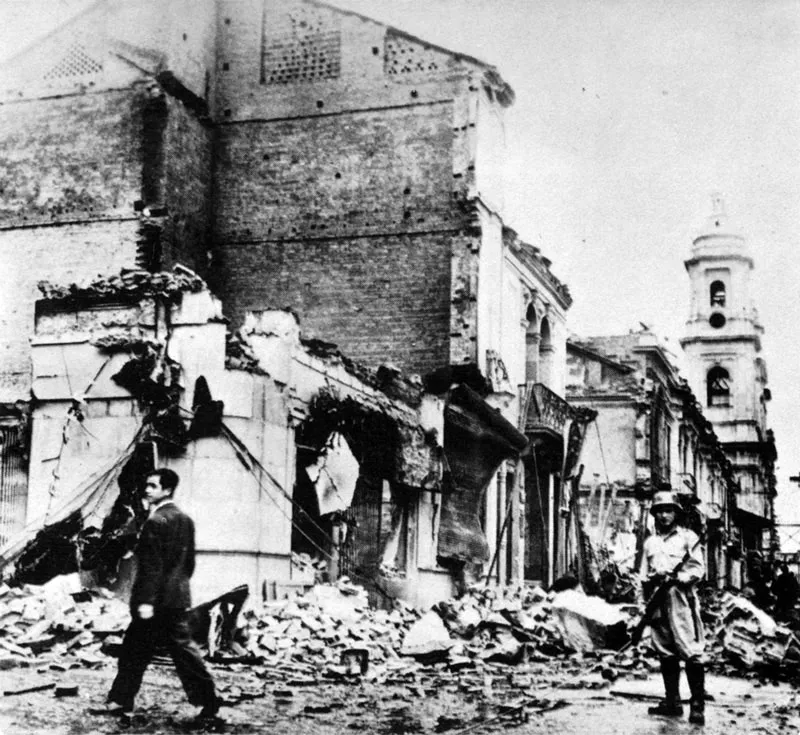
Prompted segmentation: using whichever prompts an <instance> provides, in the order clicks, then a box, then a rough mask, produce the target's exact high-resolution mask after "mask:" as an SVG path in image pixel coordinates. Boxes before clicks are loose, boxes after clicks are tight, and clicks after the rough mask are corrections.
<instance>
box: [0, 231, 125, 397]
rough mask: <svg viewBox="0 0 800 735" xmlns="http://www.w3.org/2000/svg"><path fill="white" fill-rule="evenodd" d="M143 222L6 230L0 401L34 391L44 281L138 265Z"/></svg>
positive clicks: (0, 242)
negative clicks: (35, 336) (38, 304)
mask: <svg viewBox="0 0 800 735" xmlns="http://www.w3.org/2000/svg"><path fill="white" fill-rule="evenodd" d="M139 234H140V233H139V223H138V222H137V221H136V220H127V221H119V222H113V221H108V222H96V223H94V224H87V223H80V224H75V225H60V226H58V225H57V226H49V227H26V228H18V229H6V230H0V263H2V264H3V268H0V293H2V302H1V303H2V307H1V308H0V366H2V369H0V402H10V401H15V400H25V399H27V398H28V397H29V395H30V385H31V373H30V335H31V334H32V333H33V324H34V302H35V300H36V298H37V297H38V295H39V292H38V290H37V288H36V284H37V282H38V281H40V280H50V281H53V282H57V283H73V282H76V283H81V282H85V281H89V280H91V279H92V278H93V277H94V276H96V275H97V274H98V273H100V272H103V273H115V272H119V270H120V269H121V268H123V267H133V266H134V265H135V264H136V257H137V249H138V240H139Z"/></svg>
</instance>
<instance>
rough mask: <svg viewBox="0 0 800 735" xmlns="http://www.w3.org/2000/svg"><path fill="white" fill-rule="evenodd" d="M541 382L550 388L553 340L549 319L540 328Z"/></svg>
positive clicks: (545, 319) (543, 321) (544, 320)
mask: <svg viewBox="0 0 800 735" xmlns="http://www.w3.org/2000/svg"><path fill="white" fill-rule="evenodd" d="M539 340H540V341H539V382H540V383H544V384H545V385H547V386H549V385H550V381H551V380H552V368H553V352H554V350H555V347H554V346H553V338H552V337H551V335H550V322H549V321H548V320H547V317H545V318H544V319H542V323H541V325H540V326H539Z"/></svg>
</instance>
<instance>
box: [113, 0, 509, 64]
mask: <svg viewBox="0 0 800 735" xmlns="http://www.w3.org/2000/svg"><path fill="white" fill-rule="evenodd" d="M101 2H102V0H101ZM304 2H307V3H310V4H311V5H317V6H320V7H324V8H330V9H331V10H335V11H336V12H338V13H344V14H345V15H352V16H355V17H356V18H360V19H361V20H366V21H369V22H370V23H375V25H379V26H383V27H384V28H387V29H388V30H390V31H392V32H393V33H397V34H398V35H400V36H404V37H405V38H407V39H408V40H409V41H416V42H417V43H423V44H425V45H426V46H430V47H431V48H433V49H436V50H437V51H441V52H443V53H446V54H449V55H450V56H456V57H458V58H459V59H464V60H465V61H470V62H472V63H473V64H477V65H478V66H481V67H483V68H484V69H495V68H496V67H494V66H492V65H491V64H489V63H487V62H485V61H481V60H480V59H477V58H475V57H474V56H470V55H469V54H462V53H460V52H459V51H453V49H449V48H445V47H444V46H439V44H436V43H431V42H430V41H426V40H425V39H424V38H419V36H414V35H412V34H411V33H408V32H407V31H404V30H401V29H400V28H397V27H396V26H391V25H389V24H388V23H384V22H383V21H380V20H377V19H375V18H372V17H370V16H369V15H364V14H362V13H359V12H357V11H355V10H349V9H347V8H340V7H339V6H338V5H335V4H334V3H333V2H328V0H304Z"/></svg>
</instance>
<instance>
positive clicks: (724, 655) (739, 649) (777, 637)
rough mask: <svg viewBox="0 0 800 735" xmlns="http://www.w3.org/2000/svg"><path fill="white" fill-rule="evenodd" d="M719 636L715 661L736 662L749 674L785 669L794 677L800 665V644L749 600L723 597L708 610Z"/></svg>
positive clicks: (713, 649) (714, 647) (713, 652)
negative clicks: (761, 670) (799, 664)
mask: <svg viewBox="0 0 800 735" xmlns="http://www.w3.org/2000/svg"><path fill="white" fill-rule="evenodd" d="M706 615H707V617H708V618H709V620H710V622H711V623H712V629H713V630H714V632H715V636H714V640H713V641H712V646H711V659H712V661H715V662H717V663H719V664H724V663H725V662H727V661H733V662H734V663H735V664H737V665H739V666H741V667H743V668H745V669H749V670H754V671H755V670H757V669H761V668H771V669H776V670H780V669H784V670H785V671H786V673H788V674H790V675H793V674H794V671H796V669H797V664H798V662H800V640H799V639H798V637H797V635H796V634H795V633H794V631H792V629H791V628H788V627H786V626H782V625H779V624H778V623H776V621H775V620H774V619H773V618H772V617H771V616H770V615H768V614H767V613H766V612H764V611H763V610H761V609H760V608H759V607H757V606H756V605H754V604H753V603H752V602H750V601H749V600H748V599H746V598H745V597H741V596H738V595H734V594H731V593H730V592H726V593H723V595H722V596H721V597H719V598H717V599H716V600H713V601H712V604H711V605H709V606H708V608H707V609H706Z"/></svg>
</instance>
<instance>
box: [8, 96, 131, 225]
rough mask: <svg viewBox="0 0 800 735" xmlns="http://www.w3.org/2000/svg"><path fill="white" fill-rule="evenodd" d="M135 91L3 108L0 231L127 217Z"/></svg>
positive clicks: (36, 101)
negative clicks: (9, 227) (20, 226)
mask: <svg viewBox="0 0 800 735" xmlns="http://www.w3.org/2000/svg"><path fill="white" fill-rule="evenodd" d="M140 99H141V91H140V90H138V89H132V90H125V91H117V92H104V93H99V94H84V95H79V96H71V97H64V98H56V99H41V100H30V101H24V102H18V103H13V104H5V105H0V140H2V141H3V145H2V146H0V226H10V225H16V224H24V225H29V224H34V223H50V222H66V221H75V220H95V219H104V218H116V217H119V216H131V215H132V214H133V202H134V201H135V200H136V199H138V198H139V196H140V186H141V183H140V182H141V163H140V135H141V132H140V131H141V127H142V121H141V117H140V115H139V109H140Z"/></svg>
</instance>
